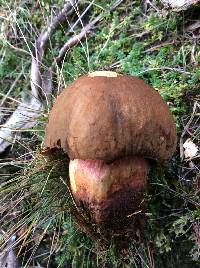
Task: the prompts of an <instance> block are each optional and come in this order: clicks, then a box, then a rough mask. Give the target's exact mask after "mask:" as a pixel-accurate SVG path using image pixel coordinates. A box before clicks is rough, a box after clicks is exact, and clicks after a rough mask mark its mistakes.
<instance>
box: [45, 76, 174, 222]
mask: <svg viewBox="0 0 200 268" xmlns="http://www.w3.org/2000/svg"><path fill="white" fill-rule="evenodd" d="M44 146H45V147H46V148H48V149H50V150H51V149H55V148H59V149H62V150H63V151H64V152H65V153H66V154H67V155H68V156H69V158H70V163H69V177H70V187H71V191H72V194H73V197H74V199H75V201H76V203H77V206H79V207H82V208H83V209H84V210H85V211H86V212H87V213H88V215H89V216H90V219H91V222H93V223H95V224H97V225H101V224H104V225H112V224H115V222H116V221H120V222H123V220H124V219H126V218H127V217H129V216H130V215H132V214H134V213H137V212H138V211H142V210H143V205H142V201H143V197H144V193H145V190H146V186H147V179H148V172H149V166H150V160H151V159H152V160H155V161H157V162H163V161H165V160H167V159H169V158H170V157H171V156H172V154H173V153H174V151H175V148H176V129H175V124H174V121H173V117H172V115H171V113H170V111H169V108H168V106H167V104H166V103H165V101H164V100H163V99H162V97H161V96H160V95H159V93H158V92H157V91H156V90H155V89H153V88H152V87H150V86H149V85H147V84H146V83H145V82H144V81H142V80H141V79H139V78H137V77H133V76H127V75H121V74H118V73H115V72H106V71H98V72H93V73H89V74H88V75H86V76H82V77H79V78H78V79H77V80H75V81H74V82H73V83H72V84H71V85H70V86H69V87H67V88H66V89H64V90H63V91H62V93H61V94H60V95H59V96H58V97H57V100H56V102H55V104H54V106H53V108H52V110H51V112H50V115H49V122H48V124H47V126H46V133H45V140H44ZM66 164H67V163H66Z"/></svg>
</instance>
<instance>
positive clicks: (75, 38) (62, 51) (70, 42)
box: [54, 0, 123, 64]
mask: <svg viewBox="0 0 200 268" xmlns="http://www.w3.org/2000/svg"><path fill="white" fill-rule="evenodd" d="M122 1H123V0H117V1H115V2H114V3H113V4H112V6H111V7H110V9H109V10H107V12H111V11H112V10H114V9H115V8H116V7H117V6H118V5H120V4H121V2H122ZM89 7H90V5H89V6H88V8H89ZM88 8H87V9H88ZM83 14H85V12H83ZM83 14H82V15H81V16H83ZM104 15H105V14H100V15H99V16H97V17H96V18H95V19H94V20H93V21H91V22H89V23H88V24H87V25H86V26H83V29H82V30H81V32H80V33H79V34H77V35H75V36H73V37H72V38H70V39H69V40H68V41H67V42H66V43H65V44H64V46H63V47H62V48H61V49H60V51H59V55H58V56H57V57H56V59H55V62H54V64H59V63H60V62H61V61H62V59H63V58H64V56H65V54H66V53H67V51H68V50H69V49H70V48H71V47H72V46H74V45H76V44H77V43H79V42H80V41H81V39H83V38H84V37H86V33H88V32H89V31H90V30H91V29H92V28H93V27H94V25H95V24H96V23H97V22H99V21H100V20H102V19H103V17H104ZM80 19H81V17H79V19H78V21H80ZM78 21H76V22H75V24H74V25H73V26H72V27H71V29H70V31H71V30H72V29H73V28H74V27H75V25H76V24H77V22H78Z"/></svg>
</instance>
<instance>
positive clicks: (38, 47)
mask: <svg viewBox="0 0 200 268" xmlns="http://www.w3.org/2000/svg"><path fill="white" fill-rule="evenodd" d="M122 1H123V0H117V1H115V2H113V4H112V5H111V7H110V9H108V10H107V12H111V11H112V10H114V9H115V8H116V7H117V6H118V5H119V4H120V3H121V2H122ZM77 3H78V1H72V0H71V1H67V3H66V4H65V5H64V8H63V9H62V10H61V11H60V12H59V13H58V15H57V16H56V17H55V18H53V20H52V22H51V24H50V25H49V27H48V28H47V31H45V32H42V33H41V34H40V36H39V37H38V39H37V40H36V42H35V51H34V53H32V54H31V57H32V62H31V82H30V84H31V94H30V98H29V100H28V101H22V103H21V104H20V105H19V106H18V107H17V109H16V110H15V111H14V113H13V114H12V115H11V117H10V118H9V119H8V120H7V122H6V123H5V124H4V125H2V126H1V129H0V153H2V152H4V150H5V149H6V148H7V147H8V146H9V145H10V144H12V143H13V139H14V138H15V136H16V132H19V131H24V130H26V129H29V128H32V127H33V126H34V125H35V124H37V119H38V118H39V117H40V115H41V113H42V111H43V110H44V104H43V101H42V98H43V97H45V100H46V101H48V98H49V96H50V95H51V91H52V83H51V76H52V68H54V67H55V66H56V65H57V64H58V63H59V62H61V61H62V59H63V57H64V55H65V53H66V52H67V50H68V49H69V48H71V47H72V46H74V45H76V44H77V43H79V42H80V41H81V39H82V38H84V37H85V36H86V33H87V32H89V31H90V30H91V29H92V28H93V27H94V25H95V24H96V23H97V22H98V21H100V20H101V19H103V17H104V15H105V14H104V13H103V14H101V15H99V16H97V17H96V18H95V19H94V20H93V21H91V22H90V23H88V24H87V25H86V26H85V27H83V29H82V30H81V32H80V33H79V34H77V35H75V36H73V37H72V38H70V39H69V40H68V42H67V43H66V44H65V45H64V46H63V47H62V48H61V49H60V52H59V55H58V56H57V58H56V59H55V61H54V62H53V64H52V66H51V68H49V69H48V70H46V71H45V72H44V73H43V74H42V72H41V63H42V60H43V56H44V53H45V49H46V46H47V42H48V40H49V39H50V37H51V36H52V35H53V33H54V32H55V30H56V28H57V27H58V25H60V24H62V23H63V22H65V21H67V17H66V14H67V13H68V12H69V11H70V10H71V9H72V8H73V9H74V10H75V11H76V12H77ZM89 6H90V5H89ZM88 9H89V7H88V8H87V10H88ZM84 14H86V11H85V12H83V14H82V15H81V16H83V15H84ZM80 19H81V18H80V17H79V19H78V21H80ZM76 24H77V22H76ZM73 27H74V26H72V28H71V29H73Z"/></svg>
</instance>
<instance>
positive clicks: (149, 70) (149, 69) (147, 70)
mask: <svg viewBox="0 0 200 268" xmlns="http://www.w3.org/2000/svg"><path fill="white" fill-rule="evenodd" d="M165 70H169V71H174V72H178V73H183V74H187V75H192V73H191V72H187V71H185V70H183V69H181V68H172V67H167V66H163V67H156V68H147V69H145V70H143V71H141V72H139V73H138V74H137V75H141V74H144V73H148V72H151V71H165Z"/></svg>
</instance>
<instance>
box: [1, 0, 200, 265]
mask: <svg viewBox="0 0 200 268" xmlns="http://www.w3.org/2000/svg"><path fill="white" fill-rule="evenodd" d="M14 2H15V4H14ZM32 2H33V3H32ZM32 2H30V1H20V0H18V1H7V2H6V1H4V0H3V1H2V3H3V4H2V11H0V12H1V13H0V23H1V27H0V31H1V32H0V36H1V39H0V61H1V64H0V87H1V91H0V94H1V100H0V102H1V101H3V107H4V109H3V108H2V111H1V113H4V115H5V117H6V118H7V117H8V115H9V114H10V112H12V111H13V109H14V108H15V107H16V105H17V103H16V100H18V101H19V100H20V98H21V97H22V98H24V97H26V96H27V95H28V93H29V90H30V65H31V58H30V56H29V55H28V53H25V52H24V50H25V51H26V52H29V51H30V50H32V49H33V45H34V40H35V38H37V36H38V33H40V32H41V31H42V30H45V29H46V28H47V25H48V23H49V18H50V14H51V9H52V6H53V5H54V7H55V9H60V7H62V6H63V2H64V1H32ZM144 2H145V1H144ZM150 2H151V3H152V5H148V4H147V8H145V4H144V3H143V4H142V3H141V1H128V0H127V1H122V3H121V4H120V5H119V6H117V7H116V8H115V9H114V10H113V11H112V12H107V8H108V6H109V4H108V3H107V1H104V0H101V1H99V0H96V1H94V3H93V5H91V8H90V9H89V11H88V13H87V14H86V15H85V17H84V18H83V23H84V24H87V23H88V22H89V20H90V19H91V18H95V17H96V16H97V15H99V14H100V13H103V14H104V16H103V19H102V20H101V21H100V22H98V23H97V24H96V26H95V28H94V29H92V30H91V31H90V32H89V33H87V36H86V37H87V38H85V39H82V40H81V43H80V44H77V45H75V46H73V47H72V48H70V49H69V51H68V52H67V54H66V56H65V58H64V61H63V62H62V64H61V66H57V68H56V72H55V73H54V77H53V86H54V91H53V98H52V99H53V100H54V97H55V96H56V95H57V93H58V92H59V91H60V90H61V88H63V87H64V86H66V85H68V84H69V83H71V82H72V81H73V80H74V79H75V78H77V77H78V76H79V75H83V74H85V73H88V72H89V71H93V70H114V71H116V72H120V73H125V74H130V75H136V76H139V77H141V78H142V79H144V80H146V81H147V82H148V83H149V84H151V85H152V86H153V87H154V88H155V89H156V90H158V91H159V92H160V94H161V95H162V96H163V98H164V99H165V100H166V102H167V103H168V105H169V107H170V109H171V111H172V113H173V115H174V118H175V120H176V124H177V130H178V141H179V140H180V139H182V136H183V135H182V136H181V134H182V133H183V128H184V126H185V125H186V124H187V122H188V121H189V119H191V122H190V125H189V127H190V129H189V130H190V131H189V132H186V133H185V134H184V141H185V140H186V138H191V139H192V140H193V142H194V143H195V144H196V145H198V142H199V137H200V136H199V135H200V132H199V121H200V119H199V114H198V113H197V112H195V113H193V114H192V108H193V104H194V102H195V101H198V94H199V93H198V84H199V79H200V68H199V63H200V46H199V45H198V39H199V36H198V31H199V29H200V28H197V29H195V30H193V31H191V30H187V29H188V25H191V24H192V23H193V21H194V20H199V17H200V16H199V14H200V12H199V11H200V7H198V6H196V7H194V8H193V9H190V10H188V11H187V12H181V13H174V12H172V11H170V10H166V9H163V7H162V5H161V4H160V1H150ZM89 3H90V2H89V1H81V3H80V4H79V11H80V13H82V12H83V11H84V10H85V9H86V8H87V6H88V5H89ZM76 19H77V14H75V13H74V12H71V13H70V14H69V19H68V20H69V21H70V22H73V23H74V22H75V20H76ZM73 23H72V24H73ZM81 29H82V23H78V24H77V26H76V27H75V28H74V32H75V33H79V32H80V30H81ZM68 30H69V25H65V26H59V29H58V30H57V31H56V32H55V35H54V37H53V38H52V40H51V42H49V45H48V48H47V52H46V55H45V59H44V66H43V68H44V69H45V68H46V67H49V66H51V64H52V62H53V60H54V58H55V57H56V56H57V55H58V52H59V50H60V48H61V47H62V45H63V44H64V43H65V42H66V41H68V40H69V39H70V37H71V36H72V35H73V33H71V32H68ZM20 49H21V50H23V51H20ZM10 89H11V90H10ZM9 90H10V92H9V95H8V96H7V97H6V98H5V94H7V92H8V91H9ZM50 106H51V105H50V104H49V106H48V105H47V106H46V112H45V113H43V116H42V117H41V118H40V120H39V121H38V124H37V125H36V126H35V127H34V128H33V129H32V130H30V131H29V132H26V133H24V134H23V136H22V139H21V142H20V143H18V142H16V143H15V144H14V146H13V147H12V148H11V151H10V152H9V153H8V154H7V155H6V154H5V155H4V158H3V160H2V162H1V177H0V180H1V185H2V186H1V188H0V189H1V190H0V199H1V200H2V201H1V202H2V204H1V207H0V213H1V223H0V225H1V226H2V227H1V228H2V231H1V230H0V242H1V243H0V245H1V244H3V245H5V242H6V241H7V239H8V237H9V236H12V235H13V234H15V235H16V237H17V240H16V250H17V251H19V259H20V262H21V264H22V266H23V265H25V264H26V263H29V264H32V265H37V264H38V263H39V264H41V265H42V266H44V267H47V265H49V267H75V268H76V267H77V268H79V267H87V268H89V267H133V268H136V267H145V268H147V267H165V268H168V267H169V268H170V267H182V268H189V267H193V268H194V267H199V263H200V245H199V241H200V223H199V222H200V209H199V206H200V197H199V196H200V195H199V183H200V181H199V180H200V175H199V168H200V165H199V163H198V158H195V159H192V160H190V161H189V160H186V159H184V160H183V161H181V159H180V155H179V146H180V144H179V142H178V147H177V152H176V154H175V155H174V157H173V158H172V159H171V161H170V162H169V163H167V164H166V165H165V166H157V165H155V164H153V167H152V170H151V174H150V179H149V189H148V192H147V196H146V199H147V200H148V202H149V208H148V220H147V226H146V230H145V239H144V241H143V242H141V243H136V242H134V241H133V243H132V244H131V245H130V247H129V248H128V249H126V250H124V251H123V252H120V253H119V252H117V250H116V248H115V245H111V246H110V248H102V247H101V244H100V243H99V241H98V239H97V241H96V242H94V241H93V240H92V239H90V238H89V237H88V236H87V235H86V234H84V233H83V232H82V231H81V230H80V228H79V227H78V226H77V224H76V223H75V222H74V217H75V218H76V221H78V222H79V224H81V222H80V221H82V218H81V219H79V218H78V219H77V217H78V216H77V212H75V211H76V208H75V205H74V203H73V200H72V198H71V195H70V193H69V188H68V184H67V177H68V175H67V164H68V162H67V159H65V157H63V156H62V157H61V158H60V159H61V160H58V158H57V156H55V159H48V158H47V157H44V156H41V153H40V149H39V148H40V144H41V142H42V139H43V136H44V125H45V122H46V121H47V117H48V110H49V108H50ZM191 116H192V117H191ZM0 118H1V117H0ZM2 120H5V119H4V118H3V119H2ZM2 122H3V121H2ZM5 163H6V164H5ZM10 204H11V205H10ZM0 249H1V247H0ZM153 263H155V266H153Z"/></svg>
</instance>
